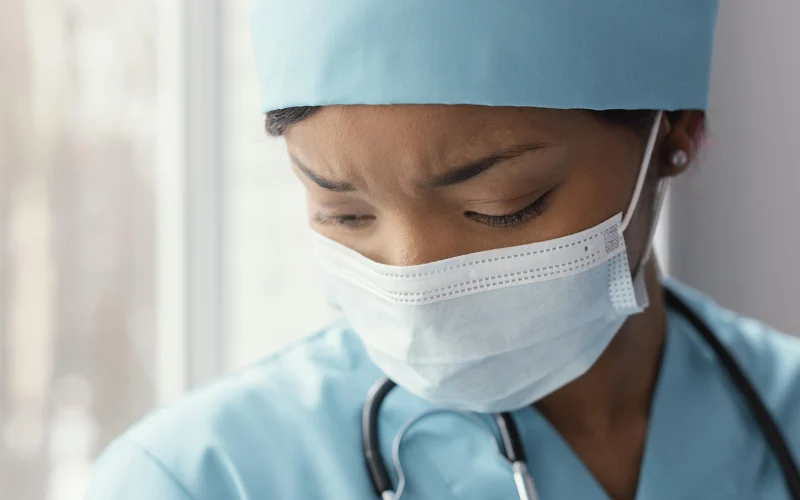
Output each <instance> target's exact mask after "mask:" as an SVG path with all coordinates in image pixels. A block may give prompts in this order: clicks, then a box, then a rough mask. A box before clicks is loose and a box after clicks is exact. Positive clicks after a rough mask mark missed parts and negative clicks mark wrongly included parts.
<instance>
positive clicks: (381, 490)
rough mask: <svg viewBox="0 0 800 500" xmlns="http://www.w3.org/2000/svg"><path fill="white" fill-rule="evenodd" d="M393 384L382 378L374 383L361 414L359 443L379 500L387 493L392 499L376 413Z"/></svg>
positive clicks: (390, 481)
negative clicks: (362, 447) (382, 454)
mask: <svg viewBox="0 0 800 500" xmlns="http://www.w3.org/2000/svg"><path fill="white" fill-rule="evenodd" d="M394 386H395V383H394V382H392V381H391V380H389V379H388V378H382V379H380V380H378V381H377V382H375V384H374V385H373V386H372V387H371V388H370V390H369V393H367V400H366V402H365V404H364V408H363V410H362V412H361V441H362V444H363V446H364V458H365V459H366V462H367V470H368V471H369V477H370V479H371V480H372V486H373V487H374V488H375V492H376V493H377V494H378V497H379V498H383V499H386V498H387V495H386V494H387V493H388V494H389V495H391V496H389V497H388V498H394V490H393V489H392V480H391V478H390V477H389V471H387V470H386V465H385V464H384V462H383V458H382V457H381V448H380V444H379V439H378V413H379V412H380V409H381V406H382V405H383V400H384V399H386V396H387V395H388V394H389V392H390V391H391V390H392V389H394Z"/></svg>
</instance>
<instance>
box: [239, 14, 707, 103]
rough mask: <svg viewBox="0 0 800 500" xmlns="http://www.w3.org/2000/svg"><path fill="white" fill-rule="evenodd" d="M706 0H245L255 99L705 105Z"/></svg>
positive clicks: (276, 100)
mask: <svg viewBox="0 0 800 500" xmlns="http://www.w3.org/2000/svg"><path fill="white" fill-rule="evenodd" d="M718 3H719V0H253V5H252V17H251V20H252V30H253V40H254V43H255V54H256V59H257V64H258V71H259V75H260V79H261V97H262V105H263V110H264V111H265V112H268V111H272V110H276V109H281V108H286V107H292V106H322V105H330V104H478V105H489V106H532V107H542V108H584V109H596V110H603V109H662V110H678V109H705V108H706V106H707V102H708V88H709V76H710V65H711V53H712V46H713V38H714V26H715V24H716V16H717V9H718Z"/></svg>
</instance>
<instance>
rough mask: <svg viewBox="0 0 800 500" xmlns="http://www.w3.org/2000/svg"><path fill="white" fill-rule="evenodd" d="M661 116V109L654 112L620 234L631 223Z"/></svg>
mask: <svg viewBox="0 0 800 500" xmlns="http://www.w3.org/2000/svg"><path fill="white" fill-rule="evenodd" d="M663 116H664V112H663V111H659V112H658V113H657V114H656V119H655V122H654V123H653V128H652V129H651V130H650V138H648V139H647V148H645V150H644V158H643V159H642V164H641V166H639V177H638V178H637V179H636V188H635V189H634V190H633V197H632V198H631V202H630V204H629V205H628V210H626V211H625V216H624V217H623V218H622V224H621V225H620V229H619V233H620V234H622V233H623V232H625V230H626V229H627V228H628V224H630V223H631V219H632V218H633V213H634V212H635V211H636V205H638V204H639V197H640V196H641V195H642V188H643V187H644V181H645V179H647V171H648V167H649V166H650V160H652V159H653V151H654V150H655V148H656V140H658V132H659V131H660V130H661V120H662V118H663Z"/></svg>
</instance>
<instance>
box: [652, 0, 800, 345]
mask: <svg viewBox="0 0 800 500" xmlns="http://www.w3.org/2000/svg"><path fill="white" fill-rule="evenodd" d="M799 20H800V2H798V1H797V0H759V1H753V0H723V1H722V6H721V11H720V20H719V27H718V29H717V45H716V53H715V61H714V70H713V77H712V93H711V105H710V110H709V127H710V133H711V138H710V144H709V147H708V150H707V151H706V153H705V155H704V158H702V160H701V161H700V163H699V165H697V166H696V167H695V170H694V171H693V172H691V173H689V174H688V175H685V176H684V177H683V178H682V179H680V180H678V181H677V182H676V183H674V184H673V193H672V198H671V202H670V205H669V213H668V214H667V221H666V225H667V226H668V229H667V232H668V234H669V242H668V247H667V248H666V250H667V252H666V255H667V256H668V268H669V272H670V273H671V274H672V275H674V276H677V277H679V278H681V279H683V280H685V281H686V282H688V283H690V284H692V285H694V286H696V287H698V288H700V289H701V290H703V291H705V292H707V293H709V294H711V295H712V296H714V297H715V298H716V299H717V300H718V301H719V302H721V303H722V304H723V305H725V306H727V307H730V308H733V309H736V310H738V311H741V312H743V313H746V314H748V315H752V316H755V317H757V318H759V319H762V320H764V321H766V322H768V323H770V324H772V325H774V326H776V327H778V328H780V329H782V330H784V331H787V332H789V333H794V334H797V335H800V29H799V28H798V24H797V23H798V21H799ZM662 255H663V254H662Z"/></svg>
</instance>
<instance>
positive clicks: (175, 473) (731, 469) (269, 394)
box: [87, 283, 800, 500]
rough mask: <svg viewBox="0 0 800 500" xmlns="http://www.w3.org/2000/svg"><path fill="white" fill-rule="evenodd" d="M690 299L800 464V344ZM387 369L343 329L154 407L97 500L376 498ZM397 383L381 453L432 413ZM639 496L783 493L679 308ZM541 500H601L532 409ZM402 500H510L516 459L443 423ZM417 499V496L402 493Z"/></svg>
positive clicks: (111, 458)
mask: <svg viewBox="0 0 800 500" xmlns="http://www.w3.org/2000/svg"><path fill="white" fill-rule="evenodd" d="M671 286H672V287H673V288H674V289H675V290H677V291H678V293H680V294H681V295H682V296H684V297H685V298H686V299H687V300H688V301H689V303H690V304H691V305H692V307H694V308H695V310H697V311H699V312H700V314H701V316H702V317H704V319H705V320H706V321H708V323H709V324H710V326H711V327H712V328H713V330H714V332H715V333H716V334H717V335H718V336H719V337H720V339H721V340H722V342H723V343H724V344H725V345H726V346H727V347H728V348H729V349H731V351H732V352H733V354H734V355H735V356H736V358H737V359H738V360H739V361H740V362H741V364H742V365H743V367H744V369H745V371H746V372H747V373H748V374H749V376H750V377H751V378H752V380H753V382H754V384H755V386H756V388H757V389H758V390H759V392H760V393H761V396H762V398H763V399H764V401H765V403H766V404H767V406H768V407H769V408H770V409H771V411H772V412H773V414H774V415H775V417H776V419H777V420H778V422H779V424H780V425H781V427H782V429H783V431H784V433H785V435H786V437H787V439H788V441H789V443H790V446H791V447H792V449H793V450H794V452H795V454H796V456H797V457H798V458H799V459H800V339H797V338H791V337H788V336H785V335H782V334H779V333H776V332H774V331H772V330H770V329H769V328H768V327H766V326H764V325H762V324H760V323H758V322H756V321H753V320H750V319H746V318H742V317H739V316H736V315H735V314H733V313H731V312H729V311H727V310H725V309H722V308H721V307H719V306H717V305H716V304H714V303H713V302H711V301H709V300H708V299H706V298H705V297H703V296H701V295H699V294H698V293H697V292H694V291H692V290H690V289H688V288H686V287H684V286H682V285H680V284H677V283H673V284H672V285H671ZM379 376H380V374H379V373H378V370H377V369H376V368H375V367H374V366H373V365H372V364H371V363H370V361H369V360H368V358H367V357H366V355H365V353H364V350H363V349H362V347H361V344H360V342H359V340H358V339H357V338H356V337H355V335H354V334H353V333H352V332H351V331H350V330H348V329H347V328H346V326H345V325H339V326H337V327H333V328H331V329H329V330H327V331H325V332H323V333H321V334H319V335H317V336H315V337H313V338H311V339H309V340H307V341H305V342H303V343H300V344H298V345H296V346H294V347H292V348H290V349H288V350H286V351H284V352H282V353H281V354H279V355H278V356H275V357H272V358H270V359H268V360H266V361H264V362H263V363H261V364H259V365H256V366H254V367H252V368H250V369H248V370H246V371H243V372H240V373H237V374H234V375H230V376H228V377H226V378H224V379H222V380H220V381H219V382H217V383H215V384H213V385H211V386H209V387H206V388H204V389H202V390H199V391H196V392H194V393H193V394H191V395H189V396H188V397H186V398H184V399H183V400H182V401H180V402H178V403H177V404H175V405H173V406H172V407H169V408H166V409H163V410H160V411H157V412H156V413H154V414H153V415H152V416H150V417H149V418H147V419H146V420H145V421H143V422H142V423H140V424H139V425H137V426H136V427H134V428H133V429H131V430H130V431H128V432H127V433H126V434H125V435H124V436H123V437H121V438H120V439H118V440H117V441H116V442H115V443H113V444H112V445H111V446H110V447H109V449H108V450H107V451H106V452H105V453H104V454H103V456H102V457H101V458H100V460H99V462H98V464H97V469H96V473H95V475H94V479H93V481H92V485H91V488H90V492H89V494H88V497H87V500H107V499H112V498H113V499H115V500H141V499H148V500H220V499H225V500H272V499H275V500H284V499H292V500H312V499H313V500H317V499H321V498H325V499H342V500H361V499H363V500H367V499H369V500H372V499H374V498H375V497H374V494H373V492H372V488H371V486H370V483H369V479H368V477H367V473H366V470H365V468H364V459H363V456H362V452H361V439H360V435H359V426H360V413H361V405H362V404H363V401H364V397H365V394H366V391H367V389H368V388H369V386H370V385H371V384H372V383H373V382H374V381H375V380H376V379H377V378H378V377H379ZM427 407H428V405H427V403H425V402H424V401H422V400H420V399H419V398H416V397H414V396H412V395H411V394H409V393H407V392H405V391H403V390H401V389H397V390H395V391H394V392H393V393H392V394H390V396H389V397H388V399H387V401H386V404H385V406H384V408H383V410H382V412H381V420H380V434H381V439H382V444H383V453H384V458H385V459H386V460H387V462H389V461H390V446H391V442H392V439H393V438H394V436H395V434H396V432H397V430H398V429H399V428H400V427H401V425H402V424H403V423H404V422H405V421H406V420H407V419H409V418H410V417H412V416H414V415H416V414H418V413H419V412H420V411H422V410H424V409H425V408H427ZM652 412H653V414H652V419H651V422H650V429H649V433H648V438H647V442H646V449H645V457H644V462H643V465H642V470H641V478H640V484H639V492H638V495H637V499H638V500H656V499H664V498H702V499H704V500H715V499H720V500H722V499H725V500H735V499H741V500H751V499H754V498H769V499H773V500H781V499H788V494H787V492H786V490H785V487H784V483H783V477H782V475H781V474H780V470H779V468H778V465H777V463H776V462H775V460H774V457H773V456H772V454H771V453H769V451H768V449H767V446H766V443H765V442H764V440H763V438H762V436H761V433H760V431H759V429H758V428H757V427H756V425H755V424H754V422H753V420H752V418H751V416H750V414H749V411H748V410H747V408H746V407H745V406H744V405H743V403H742V400H741V398H740V396H739V393H738V392H737V391H736V389H735V388H734V387H733V386H732V385H731V383H730V382H729V381H728V378H727V376H726V374H725V372H724V371H723V368H722V367H721V366H720V364H719V362H718V361H717V360H716V358H715V357H714V355H713V353H712V352H711V351H710V350H709V348H708V347H707V346H706V345H705V343H703V341H702V340H701V339H699V338H698V336H697V333H696V332H695V331H694V330H693V329H692V328H691V326H689V325H688V324H687V322H686V321H685V320H684V319H683V318H682V317H680V316H678V315H676V314H673V313H671V314H670V317H669V332H668V337H667V343H666V347H665V352H664V357H663V364H662V368H661V373H660V375H659V380H658V382H657V387H656V393H655V397H654V404H653V410H652ZM514 417H515V419H516V421H517V424H518V426H519V428H520V434H521V437H522V440H523V443H524V445H525V448H526V451H527V454H528V458H529V466H530V469H531V473H532V475H533V477H534V479H535V481H536V483H537V488H538V491H539V494H540V498H541V500H563V499H581V500H606V499H607V498H608V497H607V495H606V494H605V493H604V492H603V491H602V490H601V488H600V487H599V485H598V484H597V482H596V481H595V480H594V479H593V477H592V476H591V475H590V474H589V472H588V471H587V470H586V468H585V467H584V466H583V464H582V463H581V462H580V460H579V459H578V458H577V456H576V455H575V454H574V453H573V452H572V450H571V449H570V448H569V446H568V445H567V444H566V443H565V442H564V441H563V440H562V439H561V437H560V436H559V435H558V434H557V433H556V432H555V431H554V429H553V428H552V427H551V426H550V425H549V424H548V422H547V421H546V420H545V419H544V418H543V417H542V416H541V415H540V414H538V413H537V412H536V411H535V410H533V409H530V408H527V409H523V410H520V411H518V412H516V413H515V415H514ZM403 446H404V447H403V450H404V451H403V455H402V456H403V461H404V464H405V465H406V470H407V474H408V478H409V481H410V483H409V486H408V491H407V493H406V494H405V495H404V496H403V498H404V500H414V499H432V498H433V499H437V500H455V499H459V500H465V499H466V500H479V499H480V500H487V499H497V500H505V499H508V500H513V499H516V498H517V494H516V490H515V488H514V483H513V479H512V477H511V473H510V471H509V467H508V464H507V463H506V462H505V461H504V459H503V458H502V457H501V456H499V455H498V454H497V453H496V451H495V450H494V448H493V446H492V444H491V442H490V440H489V439H487V433H486V431H484V430H481V429H480V427H478V426H476V425H475V424H474V423H472V422H469V421H467V420H464V419H462V418H459V417H456V416H451V415H441V416H436V417H431V418H430V419H426V420H423V421H421V422H420V423H419V424H418V425H416V426H415V427H413V428H412V430H411V431H410V433H409V434H407V436H406V439H405V441H404V445H403ZM406 495H407V496H406Z"/></svg>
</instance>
